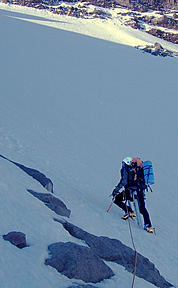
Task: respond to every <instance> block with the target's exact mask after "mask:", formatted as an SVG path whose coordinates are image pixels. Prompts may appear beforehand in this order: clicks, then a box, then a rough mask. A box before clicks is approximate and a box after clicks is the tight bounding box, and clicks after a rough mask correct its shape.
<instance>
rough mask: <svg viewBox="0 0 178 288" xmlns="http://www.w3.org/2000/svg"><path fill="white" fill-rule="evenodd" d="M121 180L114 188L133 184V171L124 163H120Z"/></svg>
mask: <svg viewBox="0 0 178 288" xmlns="http://www.w3.org/2000/svg"><path fill="white" fill-rule="evenodd" d="M120 172H121V180H120V182H119V183H118V185H117V186H116V189H118V190H120V189H121V188H122V187H124V188H128V187H130V186H134V172H133V170H132V168H131V167H130V166H128V165H126V164H125V163H123V164H122V169H121V171H120Z"/></svg>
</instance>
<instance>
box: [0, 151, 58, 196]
mask: <svg viewBox="0 0 178 288" xmlns="http://www.w3.org/2000/svg"><path fill="white" fill-rule="evenodd" d="M0 157H1V158H3V159H5V160H7V161H9V162H11V163H13V164H14V165H16V166H17V167H19V168H20V169H22V170H23V171H24V172H25V173H27V174H28V175H29V176H31V177H33V178H34V179H35V180H37V181H38V182H39V183H40V184H41V185H42V186H43V187H44V188H45V189H46V190H48V191H49V192H52V193H53V183H52V181H51V180H50V179H49V178H47V177H46V176H45V175H44V174H43V173H41V172H40V171H38V170H36V169H33V168H29V167H26V166H24V165H22V164H19V163H17V162H14V161H12V160H10V159H8V158H6V157H4V156H3V155H0Z"/></svg>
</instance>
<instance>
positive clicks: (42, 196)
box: [27, 189, 71, 218]
mask: <svg viewBox="0 0 178 288" xmlns="http://www.w3.org/2000/svg"><path fill="white" fill-rule="evenodd" d="M27 191H28V192H29V193H31V194H32V195H33V196H35V197H36V198H38V199H39V200H40V201H42V202H43V203H45V205H46V206H47V207H48V208H50V209H51V210H52V211H54V212H55V213H56V214H58V215H60V216H65V217H68V218H69V217H70V213H71V211H70V210H69V209H68V208H67V207H66V205H65V204H64V203H63V202H62V201H61V200H60V199H58V198H56V197H54V196H53V195H52V194H46V193H39V192H35V191H33V190H30V189H27Z"/></svg>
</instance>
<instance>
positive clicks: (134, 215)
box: [122, 212, 136, 220]
mask: <svg viewBox="0 0 178 288" xmlns="http://www.w3.org/2000/svg"><path fill="white" fill-rule="evenodd" d="M129 217H131V218H132V219H133V218H134V217H136V214H135V212H129V213H126V214H125V215H124V216H123V217H122V219H123V220H127V219H128V218H129Z"/></svg>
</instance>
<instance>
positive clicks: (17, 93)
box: [0, 4, 178, 288]
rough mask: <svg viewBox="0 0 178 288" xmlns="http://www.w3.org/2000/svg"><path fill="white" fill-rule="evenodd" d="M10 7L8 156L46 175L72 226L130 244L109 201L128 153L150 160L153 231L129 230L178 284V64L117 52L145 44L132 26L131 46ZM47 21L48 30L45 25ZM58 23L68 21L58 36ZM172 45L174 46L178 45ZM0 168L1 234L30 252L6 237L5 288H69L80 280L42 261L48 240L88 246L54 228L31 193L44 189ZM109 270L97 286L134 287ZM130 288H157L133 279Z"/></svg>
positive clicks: (3, 31)
mask: <svg viewBox="0 0 178 288" xmlns="http://www.w3.org/2000/svg"><path fill="white" fill-rule="evenodd" d="M6 7H8V6H6V5H4V4H0V35H1V45H0V67H1V68H0V99H1V105H0V154H2V155H4V156H6V157H7V158H10V159H11V160H13V161H16V162H19V163H21V164H23V165H26V166H28V167H31V168H34V169H37V170H39V171H41V172H42V173H44V174H45V175H46V176H47V177H49V178H50V179H51V180H52V181H53V183H54V195H55V196H57V197H59V198H60V199H61V200H62V201H64V203H65V204H66V205H67V207H68V208H69V209H71V210H72V215H71V217H70V219H69V221H71V222H72V223H73V224H74V225H77V226H79V227H80V228H83V229H84V230H86V231H88V232H90V233H93V234H95V235H98V236H100V235H103V236H108V237H111V238H116V239H119V240H121V241H122V242H123V243H124V244H126V245H128V246H130V247H132V242H131V238H130V234H129V227H128V224H127V223H126V222H123V221H122V220H121V216H122V215H123V212H122V211H121V209H119V208H118V207H116V206H113V207H112V208H111V210H110V212H109V213H107V212H106V210H107V208H108V207H109V204H110V198H109V195H110V193H111V192H112V190H113V188H114V187H115V185H116V184H117V183H118V181H119V179H120V174H119V173H120V166H121V161H122V159H123V158H124V157H125V156H129V155H130V156H131V157H134V156H140V157H141V158H142V159H143V160H152V162H153V165H154V171H155V178H156V183H155V185H154V186H153V190H154V192H153V193H150V192H149V193H147V200H146V205H147V208H148V210H149V213H150V216H151V220H152V222H153V226H154V227H155V229H156V235H150V234H148V233H146V232H145V231H143V230H142V229H140V228H138V226H137V224H136V222H132V231H133V236H134V241H135V245H136V248H137V251H138V252H139V253H141V254H142V255H144V256H145V257H148V258H149V260H150V261H151V262H153V263H154V264H155V266H156V267H157V269H159V271H160V273H161V275H162V276H164V277H165V279H166V280H167V281H170V282H171V283H172V284H174V285H175V287H176V286H177V285H178V276H177V267H178V253H177V248H178V240H177V239H178V232H177V229H176V228H177V226H176V225H177V222H176V216H177V213H176V212H177V208H178V196H177V188H178V187H177V175H178V164H177V163H178V157H177V143H178V132H177V120H178V116H177V115H178V113H177V111H178V109H177V108H178V105H177V104H178V102H177V91H178V81H177V76H178V69H177V67H178V66H177V63H178V62H177V59H176V58H162V57H154V56H151V55H149V54H143V53H142V52H141V51H139V50H137V49H133V48H132V47H129V46H125V45H121V44H128V43H126V42H127V41H128V42H129V41H131V42H132V40H133V43H134V45H135V42H136V40H135V39H137V37H138V39H140V37H141V36H140V35H141V34H140V33H141V32H138V31H137V32H138V34H137V32H136V31H135V30H132V29H131V28H130V29H128V28H127V29H126V28H123V30H122V33H121V34H122V39H125V40H123V42H122V41H120V44H118V43H116V42H117V41H116V40H115V39H114V40H113V41H111V38H110V37H109V36H108V35H109V34H110V28H109V27H110V26H107V28H106V29H108V33H106V29H104V28H103V27H106V26H103V25H105V23H102V24H103V25H101V23H100V24H96V28H97V29H96V28H95V27H93V26H92V25H91V27H90V25H88V26H85V25H84V24H82V23H83V22H82V21H78V19H74V18H65V19H64V18H63V17H61V18H60V17H59V18H58V19H59V20H58V22H52V19H51V18H50V17H52V18H53V16H50V15H49V13H46V14H45V16H44V11H43V12H42V11H41V14H39V13H40V11H38V12H36V11H35V13H38V15H37V14H36V15H32V16H30V13H31V10H27V8H25V7H24V8H22V7H18V11H17V10H16V9H17V8H14V7H8V8H7V9H6ZM13 10H14V11H13ZM20 11H21V13H23V14H21V13H20ZM27 11H29V13H27ZM33 14H34V12H33ZM40 15H41V16H40ZM21 17H22V18H23V19H26V21H21V20H19V18H21ZM32 19H33V23H32ZM49 20H50V23H48V21H49ZM39 21H42V22H43V25H37V22H38V23H40V24H41V22H39ZM53 21H57V20H56V19H53ZM44 22H45V23H46V25H51V27H47V26H45V23H44ZM66 22H67V23H66ZM52 23H54V24H56V25H57V24H60V25H59V26H58V28H60V29H54V28H53V27H52ZM69 24H71V26H70V25H69ZM67 25H68V28H67ZM99 25H101V26H100V30H99ZM72 27H75V30H74V29H72ZM85 29H88V31H85ZM65 30H69V31H65ZM70 30H71V31H70ZM126 30H127V31H126ZM73 32H77V33H73ZM91 32H92V33H93V34H91ZM111 32H112V30H111ZM124 32H125V33H128V34H124ZM87 33H88V35H89V36H93V37H89V36H87ZM98 33H99V34H100V33H101V34H102V35H104V36H105V38H104V37H103V39H105V40H102V39H97V38H102V37H100V36H99V34H98ZM82 34H86V35H82ZM128 35H130V37H131V38H130V37H129V36H128ZM137 35H138V36H137ZM142 35H143V34H142ZM107 37H108V39H107ZM147 37H148V38H147ZM150 37H151V36H150V35H146V34H144V36H143V38H142V39H140V40H143V39H144V41H146V42H149V41H150V39H151V38H150ZM106 39H107V40H108V41H106ZM140 40H139V41H140ZM134 41H135V42H134ZM114 42H115V43H114ZM118 42H119V41H118ZM164 43H165V42H164ZM134 45H133V46H134ZM165 45H168V46H169V45H171V46H172V45H173V44H169V43H165ZM131 46H132V45H131ZM173 46H174V48H175V49H174V50H176V49H177V45H173ZM173 46H172V47H173ZM0 167H1V169H0V171H1V178H0V193H1V209H0V219H1V224H0V231H1V235H3V234H7V233H8V232H10V231H14V230H16V231H22V232H24V233H26V235H27V242H28V244H29V245H30V247H28V248H25V249H22V250H20V249H18V248H16V247H15V246H13V245H11V244H10V243H9V242H7V241H4V240H3V238H2V237H1V238H0V247H1V249H0V250H1V256H0V285H1V287H3V288H16V287H18V288H24V287H25V288H32V287H33V288H42V287H43V288H51V287H61V288H67V287H69V286H70V285H71V284H72V283H83V282H82V281H77V280H70V279H68V278H66V277H65V276H63V275H61V274H59V273H58V272H57V271H56V270H55V269H53V268H51V267H49V266H45V265H44V260H45V258H47V257H48V250H47V246H48V245H49V244H51V243H54V242H58V241H64V242H67V241H73V242H75V243H78V244H83V243H82V242H81V241H80V240H77V239H74V238H73V237H72V236H70V235H69V234H68V233H67V231H65V230H64V229H63V227H62V226H61V225H60V224H59V223H57V222H55V221H53V217H56V215H55V213H54V212H52V211H51V210H49V209H48V208H47V207H46V206H44V204H43V203H42V202H40V201H39V200H37V199H36V198H34V197H33V196H32V195H30V194H29V193H28V192H27V191H26V189H33V190H35V191H37V192H44V193H46V190H45V189H44V188H43V187H42V186H41V185H40V184H39V183H38V182H37V181H35V180H34V179H33V178H31V177H29V176H28V175H27V174H25V173H24V172H23V171H22V170H21V169H19V168H18V167H16V166H15V165H13V164H12V163H9V162H7V161H6V160H4V159H2V158H0ZM83 245H84V244H83ZM107 264H108V265H109V266H110V267H111V268H112V269H113V271H114V273H115V276H114V277H113V278H111V279H109V280H105V281H103V282H101V283H98V284H95V285H94V284H93V285H94V286H96V287H98V288H100V287H101V288H108V287H110V288H116V287H117V288H118V287H123V288H125V287H131V283H132V278H133V276H132V274H130V273H128V272H127V271H125V270H124V268H123V267H121V266H119V265H117V264H114V263H110V262H109V263H107ZM134 287H136V288H143V287H145V288H147V287H148V288H149V287H155V286H154V285H151V284H150V283H148V282H146V281H144V280H143V279H140V278H138V277H136V280H135V285H134Z"/></svg>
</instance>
